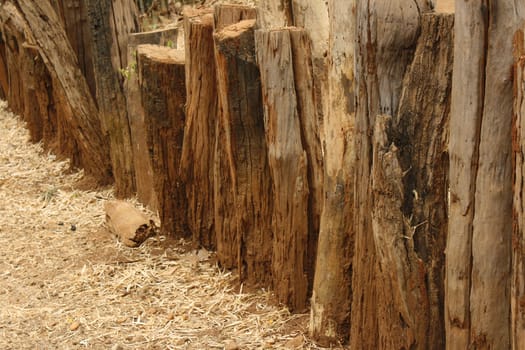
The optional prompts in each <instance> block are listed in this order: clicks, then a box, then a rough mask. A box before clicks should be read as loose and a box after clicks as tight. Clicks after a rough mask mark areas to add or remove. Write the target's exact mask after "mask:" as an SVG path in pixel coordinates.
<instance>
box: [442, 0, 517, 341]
mask: <svg viewBox="0 0 525 350" xmlns="http://www.w3.org/2000/svg"><path fill="white" fill-rule="evenodd" d="M524 7H525V4H523V3H522V2H514V1H500V2H497V3H496V2H488V3H487V2H483V3H473V2H467V1H458V2H456V24H455V38H456V45H455V51H454V57H455V60H454V77H453V92H452V112H451V113H452V114H451V122H450V145H449V149H450V220H449V238H448V241H447V262H446V268H447V270H446V274H447V275H446V276H447V277H446V313H447V314H446V319H445V322H446V323H445V324H446V327H447V347H448V348H451V349H458V348H467V347H470V348H475V349H478V348H480V349H481V348H483V349H485V348H491V349H508V348H510V346H511V339H510V328H511V327H510V323H509V322H510V317H511V315H510V307H509V305H510V280H509V278H508V276H509V274H510V268H511V261H510V260H511V259H510V256H511V235H512V166H511V151H512V149H511V147H512V146H511V121H512V82H511V78H510V76H509V74H510V72H512V65H513V58H512V40H508V39H509V35H511V34H510V33H514V32H516V30H517V29H518V28H520V27H521V26H522V25H523V20H524V18H525V8H524ZM487 43H490V45H488V44H487ZM495 286H497V287H495Z"/></svg>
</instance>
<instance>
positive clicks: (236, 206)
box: [214, 20, 272, 287]
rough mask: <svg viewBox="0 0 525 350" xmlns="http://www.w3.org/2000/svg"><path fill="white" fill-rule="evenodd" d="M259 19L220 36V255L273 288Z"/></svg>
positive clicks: (251, 279) (217, 41)
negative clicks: (256, 32) (257, 37)
mask: <svg viewBox="0 0 525 350" xmlns="http://www.w3.org/2000/svg"><path fill="white" fill-rule="evenodd" d="M254 27H255V20H244V21H242V22H240V23H238V24H233V25H230V26H226V27H223V29H222V30H220V31H217V32H216V33H215V34H214V39H215V59H216V62H217V80H218V93H219V107H220V119H219V121H218V127H217V138H216V140H217V142H216V153H215V228H216V234H217V255H218V258H219V261H220V262H221V264H222V265H223V266H225V267H230V268H231V267H234V266H237V267H238V268H239V272H240V277H241V281H247V282H248V283H250V284H252V285H259V286H262V287H268V286H269V285H270V284H271V269H270V266H271V257H272V230H271V213H272V187H271V179H270V169H269V165H268V157H267V146H266V140H265V131H264V121H263V105H262V96H261V82H260V75H259V69H258V67H257V65H256V62H255V46H254Z"/></svg>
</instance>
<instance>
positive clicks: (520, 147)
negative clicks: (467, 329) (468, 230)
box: [511, 28, 525, 349]
mask: <svg viewBox="0 0 525 350" xmlns="http://www.w3.org/2000/svg"><path fill="white" fill-rule="evenodd" d="M523 30H525V28H523V29H522V30H518V32H517V33H516V35H515V36H514V59H515V69H514V120H513V130H512V141H513V165H514V182H513V190H514V203H513V204H514V208H513V209H514V210H513V236H512V277H511V346H512V349H521V348H524V347H525V216H524V211H523V208H524V206H525V200H524V197H523V196H524V191H525V186H524V175H525V162H524V154H525V36H524V34H523Z"/></svg>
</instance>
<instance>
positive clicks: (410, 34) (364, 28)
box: [350, 0, 421, 349]
mask: <svg viewBox="0 0 525 350" xmlns="http://www.w3.org/2000/svg"><path fill="white" fill-rule="evenodd" d="M420 9H421V7H417V6H414V3H413V1H409V0H400V1H396V6H390V3H386V2H383V1H368V2H358V3H357V25H356V28H357V32H356V34H357V39H356V42H357V47H356V56H357V57H356V69H355V71H356V89H357V90H356V95H357V110H356V124H355V130H356V139H355V145H356V150H355V151H356V170H355V175H354V178H355V181H356V184H355V190H356V192H355V194H354V208H355V210H354V224H355V248H354V251H355V254H354V259H353V264H352V306H351V307H352V314H351V333H350V334H351V335H350V342H351V343H350V345H351V347H353V348H370V349H379V348H388V346H389V344H397V343H398V342H401V343H402V342H403V341H404V340H403V339H402V338H403V337H404V336H405V333H403V334H401V333H400V336H399V337H395V338H394V339H388V338H387V337H383V336H382V333H381V332H384V331H387V330H386V329H384V327H385V326H386V324H387V323H388V322H389V321H391V322H392V325H393V326H392V327H396V329H398V328H397V326H398V325H399V324H400V323H401V324H402V323H403V322H408V320H404V319H403V320H401V319H400V316H403V315H406V314H401V315H400V314H396V315H395V317H396V318H395V319H393V317H394V315H392V314H389V313H388V312H385V311H386V310H384V309H382V306H383V305H388V304H390V303H391V302H392V300H391V299H388V300H386V299H384V298H386V295H385V294H383V293H382V289H383V286H382V284H381V275H379V274H378V271H379V268H380V266H381V265H379V263H380V262H379V261H378V256H377V252H376V243H375V234H376V232H375V231H374V229H373V226H372V216H371V213H372V210H373V204H374V200H373V198H374V197H373V192H372V188H371V185H372V181H371V177H372V164H373V159H372V154H374V149H373V144H372V139H371V136H372V135H373V130H374V125H375V124H376V123H375V119H376V116H378V115H391V116H392V117H393V118H394V119H395V118H396V112H397V109H398V105H399V99H400V96H401V92H402V82H403V77H404V75H405V72H406V70H407V68H408V65H409V64H410V62H411V61H412V58H413V54H414V51H413V48H414V47H415V44H416V40H417V37H418V34H419V32H420V25H419V18H420V12H419V11H420ZM394 268H395V267H394V266H391V267H389V269H388V270H387V271H385V272H384V273H385V274H388V273H394ZM403 317H404V316H403ZM383 318H384V319H385V320H384V322H383ZM402 329H404V327H402V328H401V330H402ZM365 330H366V331H365Z"/></svg>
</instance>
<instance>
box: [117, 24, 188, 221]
mask: <svg viewBox="0 0 525 350" xmlns="http://www.w3.org/2000/svg"><path fill="white" fill-rule="evenodd" d="M178 36H179V31H178V29H176V28H170V29H161V30H155V31H151V32H142V33H134V34H130V36H129V37H128V52H127V56H128V57H127V61H128V67H129V69H128V70H127V73H128V74H127V78H126V80H125V81H124V94H125V97H126V106H127V111H128V119H129V128H130V136H131V146H132V149H133V168H134V173H135V187H136V191H137V198H138V200H139V201H140V202H141V203H142V204H144V205H145V206H147V207H148V208H149V209H150V210H152V211H157V210H158V208H159V207H158V202H157V197H156V196H155V190H154V188H153V169H152V165H151V157H150V156H149V152H148V146H147V142H146V128H145V125H144V108H143V107H142V101H141V97H140V88H139V83H138V75H137V74H136V69H134V67H135V68H136V67H137V59H136V56H137V46H139V45H142V44H154V45H162V46H167V47H170V48H176V45H175V43H177V38H178Z"/></svg>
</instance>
